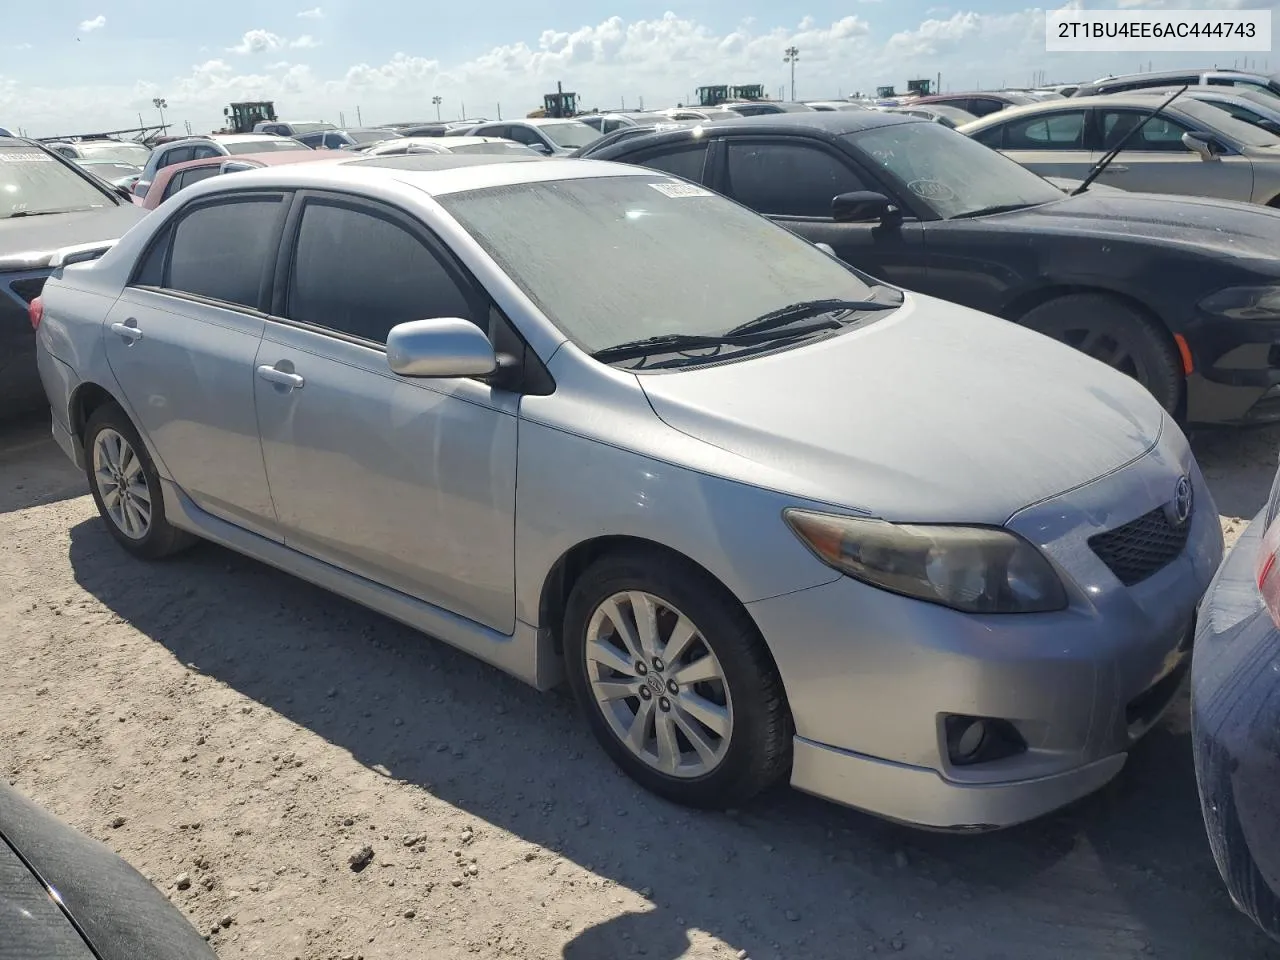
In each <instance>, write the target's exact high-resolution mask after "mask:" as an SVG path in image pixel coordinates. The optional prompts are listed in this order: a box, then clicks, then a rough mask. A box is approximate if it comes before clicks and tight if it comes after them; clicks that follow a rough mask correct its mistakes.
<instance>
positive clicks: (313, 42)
mask: <svg viewBox="0 0 1280 960" xmlns="http://www.w3.org/2000/svg"><path fill="white" fill-rule="evenodd" d="M289 46H291V47H293V48H294V49H296V50H314V49H315V48H316V47H318V46H320V41H319V40H317V39H316V38H315V37H313V36H311V34H309V33H304V34H303V35H302V36H300V37H299V38H298V39H297V40H292V41H290V43H289Z"/></svg>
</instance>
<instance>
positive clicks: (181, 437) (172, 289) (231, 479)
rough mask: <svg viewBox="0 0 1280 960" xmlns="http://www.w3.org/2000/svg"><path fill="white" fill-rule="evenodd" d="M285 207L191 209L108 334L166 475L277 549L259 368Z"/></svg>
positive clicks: (243, 204) (127, 392) (116, 313)
mask: <svg viewBox="0 0 1280 960" xmlns="http://www.w3.org/2000/svg"><path fill="white" fill-rule="evenodd" d="M214 169H215V170H216V169H217V168H216V167H215V168H214ZM288 204H289V198H288V196H287V195H286V194H284V193H280V192H245V193H235V194H219V195H218V196H216V197H213V198H209V199H201V200H197V201H195V202H193V203H190V204H188V205H187V206H186V207H185V208H184V209H182V210H181V211H179V213H178V214H177V215H176V216H175V217H174V218H173V219H172V221H171V223H170V224H169V226H168V227H166V228H165V229H164V230H163V231H162V232H161V233H160V234H159V235H158V236H157V237H156V239H155V241H153V243H152V244H151V246H150V247H149V248H148V250H147V252H146V254H145V255H144V257H143V258H142V260H141V261H140V262H139V265H138V268H137V270H136V272H135V275H134V277H133V278H132V279H131V281H130V283H129V285H128V286H127V287H125V289H124V292H123V293H122V294H121V296H120V299H119V300H118V301H116V304H115V306H114V307H113V308H112V309H111V311H110V313H109V314H108V315H107V319H106V321H105V324H104V329H103V340H104V343H105V347H106V355H107V361H108V363H109V364H110V366H111V370H112V372H113V373H114V374H115V377H116V380H117V382H118V383H119V384H120V387H121V389H122V390H123V392H124V397H123V399H124V403H125V405H126V406H127V407H128V408H129V411H130V414H131V416H132V417H133V420H134V422H135V423H137V424H138V425H139V426H140V427H141V429H142V430H143V432H144V433H145V434H146V435H147V436H148V437H149V438H150V440H151V442H152V444H153V446H154V448H155V450H156V452H157V453H158V454H159V456H160V460H161V462H162V464H163V467H164V469H165V470H167V472H168V476H169V477H170V478H171V479H172V480H174V481H175V482H176V483H177V484H178V486H179V487H181V488H182V489H183V491H185V493H186V494H187V495H188V496H189V497H190V498H191V499H192V500H193V501H194V502H195V504H196V505H197V506H198V507H200V509H202V510H204V511H206V512H207V513H210V514H212V515H213V516H215V517H218V518H220V519H223V520H227V521H230V522H232V523H235V524H237V525H239V526H242V527H245V528H246V529H249V530H252V531H254V532H256V533H259V534H262V535H264V536H270V537H275V538H277V539H278V534H277V533H276V521H275V512H274V509H273V507H272V504H271V495H270V491H269V489H268V487H267V476H266V470H265V468H264V467H263V463H262V446H261V443H260V442H259V439H258V421H257V414H256V412H255V410H254V398H253V383H254V378H253V361H254V358H255V357H256V356H257V352H258V343H259V341H261V339H262V331H263V327H264V323H265V321H264V317H265V313H264V311H263V310H262V309H261V308H262V306H263V304H264V303H265V302H266V300H267V297H268V291H269V289H270V284H271V281H272V278H273V276H274V268H275V262H276V251H277V250H278V248H279V242H280V240H279V238H280V233H281V230H282V229H283V225H284V217H285V213H286V211H287V209H288Z"/></svg>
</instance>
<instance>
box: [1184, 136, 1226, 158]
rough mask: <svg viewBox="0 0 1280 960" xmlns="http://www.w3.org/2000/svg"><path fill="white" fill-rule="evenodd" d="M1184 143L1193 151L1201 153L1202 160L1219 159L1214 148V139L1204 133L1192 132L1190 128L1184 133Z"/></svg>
mask: <svg viewBox="0 0 1280 960" xmlns="http://www.w3.org/2000/svg"><path fill="white" fill-rule="evenodd" d="M1182 145H1183V146H1184V147H1186V148H1187V149H1188V150H1190V151H1192V152H1193V153H1198V154H1200V159H1201V160H1205V161H1210V160H1217V159H1218V155H1217V154H1216V153H1215V152H1214V149H1213V141H1212V140H1210V139H1209V138H1208V137H1207V136H1206V135H1205V134H1203V133H1192V132H1191V131H1190V130H1188V131H1187V132H1186V133H1184V134H1183V135H1182Z"/></svg>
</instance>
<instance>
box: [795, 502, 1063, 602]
mask: <svg viewBox="0 0 1280 960" xmlns="http://www.w3.org/2000/svg"><path fill="white" fill-rule="evenodd" d="M783 517H784V518H785V519H786V521H787V524H788V525H789V526H790V527H791V529H792V530H793V531H794V532H795V534H796V535H797V536H798V537H799V538H800V539H801V540H802V541H803V542H804V543H805V544H806V545H808V547H809V549H811V550H812V551H813V552H814V553H815V554H817V556H818V558H819V559H820V560H822V562H823V563H825V564H827V565H828V566H830V567H834V568H835V569H836V570H839V571H840V572H841V573H844V574H848V575H849V576H851V577H853V578H854V579H856V580H861V581H862V582H863V583H869V584H871V585H872V586H873V587H880V588H882V589H885V590H891V591H893V592H894V593H900V594H903V595H905V596H908V597H914V598H916V599H918V600H927V601H929V602H931V603H940V604H942V605H943V606H947V607H952V608H953V609H956V610H963V611H964V612H966V613H1044V612H1048V611H1051V610H1062V609H1064V608H1065V607H1066V605H1067V593H1066V590H1065V589H1064V588H1063V586H1062V581H1061V580H1060V579H1059V578H1058V575H1057V573H1055V572H1054V570H1053V568H1052V567H1051V566H1050V565H1049V561H1048V560H1046V559H1045V557H1044V554H1042V553H1041V552H1040V551H1039V550H1037V549H1036V548H1035V547H1034V546H1032V545H1031V544H1030V543H1028V542H1027V541H1025V540H1023V539H1022V538H1021V537H1019V536H1017V535H1016V534H1013V533H1010V532H1009V531H1008V530H1001V529H997V528H994V527H951V526H941V525H939V526H932V525H914V524H913V525H907V524H896V523H886V522H884V521H883V520H860V519H856V518H853V517H837V516H831V515H829V514H823V513H810V512H809V511H807V510H795V509H790V510H785V511H783Z"/></svg>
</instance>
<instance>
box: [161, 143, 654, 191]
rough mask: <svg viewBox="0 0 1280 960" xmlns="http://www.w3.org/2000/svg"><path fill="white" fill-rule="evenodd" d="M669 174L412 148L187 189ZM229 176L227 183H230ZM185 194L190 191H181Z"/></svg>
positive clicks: (472, 184) (448, 186)
mask: <svg viewBox="0 0 1280 960" xmlns="http://www.w3.org/2000/svg"><path fill="white" fill-rule="evenodd" d="M655 173H656V175H658V176H666V174H663V173H661V172H660V171H653V170H649V169H647V168H645V167H636V166H632V165H629V164H618V163H605V162H602V161H599V160H576V159H571V158H563V159H546V158H543V157H540V156H531V157H529V158H527V159H526V158H523V157H520V158H514V157H505V156H494V155H486V154H457V153H411V154H406V155H401V156H384V157H365V156H362V155H359V154H357V155H356V156H354V157H351V158H342V159H341V160H340V161H338V162H335V163H302V164H289V165H287V166H283V167H279V166H278V167H261V168H259V169H257V170H246V171H244V172H242V173H237V174H236V175H235V176H234V177H211V178H209V179H208V180H202V181H201V182H200V183H198V184H195V185H194V186H191V187H188V188H187V190H188V191H199V192H200V193H201V194H205V195H207V194H208V193H214V192H221V191H222V190H237V189H242V188H245V187H249V186H258V187H276V188H295V189H308V188H310V189H316V190H341V189H343V188H347V189H354V190H358V189H359V188H360V186H361V185H373V184H377V183H382V182H385V181H387V180H392V181H396V182H398V183H401V184H404V185H406V186H409V187H413V188H414V189H417V190H421V191H422V192H423V193H426V194H428V195H430V196H444V195H447V194H451V193H461V192H464V191H468V190H483V189H488V188H492V187H502V186H509V185H514V184H520V183H543V182H551V181H556V180H581V179H592V178H598V177H626V176H654V175H655ZM228 181H229V183H228ZM183 192H184V193H186V192H187V191H183Z"/></svg>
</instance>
